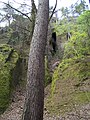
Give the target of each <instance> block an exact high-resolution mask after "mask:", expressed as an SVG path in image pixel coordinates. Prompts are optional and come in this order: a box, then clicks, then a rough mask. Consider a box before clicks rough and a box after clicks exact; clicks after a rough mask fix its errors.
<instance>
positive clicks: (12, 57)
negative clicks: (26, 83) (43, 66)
mask: <svg viewBox="0 0 90 120" xmlns="http://www.w3.org/2000/svg"><path fill="white" fill-rule="evenodd" d="M17 67H18V68H17ZM18 69H19V55H18V53H17V52H16V51H15V50H14V49H13V48H12V47H10V46H9V45H6V44H2V45H0V113H2V112H3V111H4V110H5V109H6V108H7V107H8V105H9V102H10V93H11V87H12V86H13V87H14V86H16V84H17V82H18V79H19V74H20V73H16V74H15V72H16V71H17V70H18ZM20 71H21V70H20ZM15 78H16V80H15Z"/></svg>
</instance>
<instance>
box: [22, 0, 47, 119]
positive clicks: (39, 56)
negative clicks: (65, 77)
mask: <svg viewBox="0 0 90 120" xmlns="http://www.w3.org/2000/svg"><path fill="white" fill-rule="evenodd" d="M48 16H49V0H39V6H38V12H37V17H36V23H35V29H34V34H33V37H32V41H31V46H30V54H29V62H28V75H27V86H26V99H25V107H24V113H23V118H22V119H23V120H43V107H44V78H45V70H44V57H45V46H46V41H47V31H48V19H49V18H48Z"/></svg>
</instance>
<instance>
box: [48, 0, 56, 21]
mask: <svg viewBox="0 0 90 120" xmlns="http://www.w3.org/2000/svg"><path fill="white" fill-rule="evenodd" d="M56 7H57V0H56V4H55V7H54V9H53V11H52V14H51V16H50V18H49V22H50V20H51V19H52V17H53V14H54V11H55V9H56Z"/></svg>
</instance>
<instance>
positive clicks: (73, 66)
mask: <svg viewBox="0 0 90 120" xmlns="http://www.w3.org/2000/svg"><path fill="white" fill-rule="evenodd" d="M89 81H90V56H88V57H85V58H81V59H67V60H63V61H62V63H60V64H59V66H58V68H57V69H56V70H55V72H54V74H53V79H52V87H51V88H52V96H51V97H49V98H48V99H47V101H46V103H45V105H46V107H47V109H48V110H49V112H50V113H51V114H54V115H57V114H59V115H60V114H65V112H70V111H71V110H72V109H73V108H74V109H75V106H80V105H82V104H85V103H89V102H90V89H89V88H90V86H89Z"/></svg>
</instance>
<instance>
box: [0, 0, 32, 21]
mask: <svg viewBox="0 0 90 120" xmlns="http://www.w3.org/2000/svg"><path fill="white" fill-rule="evenodd" d="M0 2H1V3H3V4H6V5H8V6H9V7H10V8H12V9H14V10H15V11H17V12H19V13H21V14H22V15H24V16H26V17H27V18H28V19H29V21H30V22H32V20H31V19H30V18H29V17H28V15H27V14H25V13H22V12H21V11H19V10H18V9H16V8H14V7H12V6H11V5H10V4H8V3H5V2H2V1H0Z"/></svg>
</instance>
